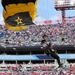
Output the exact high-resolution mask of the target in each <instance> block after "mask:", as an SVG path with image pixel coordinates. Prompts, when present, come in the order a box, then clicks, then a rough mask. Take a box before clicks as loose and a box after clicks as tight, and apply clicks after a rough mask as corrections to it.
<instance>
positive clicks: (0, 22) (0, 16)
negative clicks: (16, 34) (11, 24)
mask: <svg viewBox="0 0 75 75" xmlns="http://www.w3.org/2000/svg"><path fill="white" fill-rule="evenodd" d="M0 24H2V25H4V21H3V17H2V15H0Z"/></svg>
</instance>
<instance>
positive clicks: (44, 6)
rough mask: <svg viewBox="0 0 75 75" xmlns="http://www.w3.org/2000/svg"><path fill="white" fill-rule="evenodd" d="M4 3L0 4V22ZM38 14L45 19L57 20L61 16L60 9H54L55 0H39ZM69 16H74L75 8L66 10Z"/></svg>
mask: <svg viewBox="0 0 75 75" xmlns="http://www.w3.org/2000/svg"><path fill="white" fill-rule="evenodd" d="M2 9H3V8H2V5H1V4H0V22H1V21H2ZM37 15H38V17H41V18H43V19H47V20H50V19H51V20H56V19H60V18H61V13H60V11H56V10H55V9H54V1H53V0H38V4H37ZM66 15H67V16H74V15H75V10H73V11H66Z"/></svg>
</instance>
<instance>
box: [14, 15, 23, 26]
mask: <svg viewBox="0 0 75 75" xmlns="http://www.w3.org/2000/svg"><path fill="white" fill-rule="evenodd" d="M15 21H16V22H17V24H18V25H20V24H22V18H20V17H19V16H18V18H17V19H16V20H15Z"/></svg>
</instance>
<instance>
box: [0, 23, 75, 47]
mask: <svg viewBox="0 0 75 75" xmlns="http://www.w3.org/2000/svg"><path fill="white" fill-rule="evenodd" d="M44 33H45V34H46V36H47V37H46V39H47V41H52V42H53V43H54V44H61V38H65V40H66V41H65V43H66V44H75V40H74V39H75V24H74V23H67V24H51V25H31V26H29V27H27V29H25V30H23V31H18V32H16V31H10V30H8V29H6V27H5V26H3V25H0V39H1V40H0V42H1V45H3V43H4V44H5V45H6V46H8V45H9V46H18V45H38V42H40V41H41V38H42V35H43V34H44Z"/></svg>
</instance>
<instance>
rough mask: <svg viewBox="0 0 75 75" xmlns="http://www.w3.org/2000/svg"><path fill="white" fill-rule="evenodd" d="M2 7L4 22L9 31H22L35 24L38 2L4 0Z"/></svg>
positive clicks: (31, 0) (30, 0)
mask: <svg viewBox="0 0 75 75" xmlns="http://www.w3.org/2000/svg"><path fill="white" fill-rule="evenodd" d="M2 6H3V8H4V9H3V17H4V22H5V25H6V27H7V28H8V29H9V30H14V31H20V30H23V29H25V28H27V26H28V25H32V24H34V23H33V20H34V19H35V17H36V6H37V0H2Z"/></svg>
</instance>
